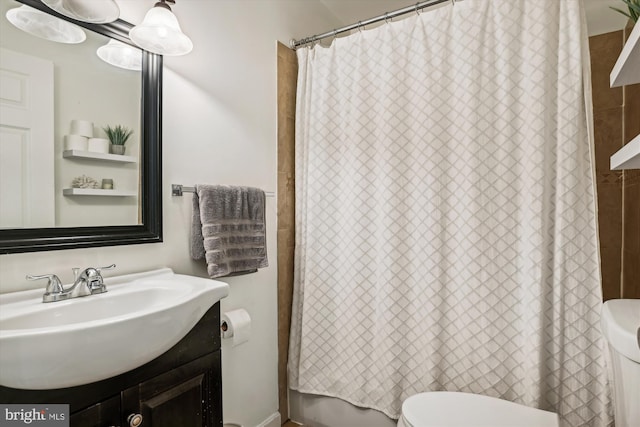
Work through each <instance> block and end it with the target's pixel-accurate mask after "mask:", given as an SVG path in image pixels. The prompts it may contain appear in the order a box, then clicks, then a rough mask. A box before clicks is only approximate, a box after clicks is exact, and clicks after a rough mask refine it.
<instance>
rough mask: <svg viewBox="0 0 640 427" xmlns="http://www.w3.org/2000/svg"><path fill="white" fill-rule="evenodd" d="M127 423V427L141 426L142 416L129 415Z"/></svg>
mask: <svg viewBox="0 0 640 427" xmlns="http://www.w3.org/2000/svg"><path fill="white" fill-rule="evenodd" d="M127 422H128V423H129V427H138V426H140V425H142V415H140V414H131V415H129V416H128V417H127Z"/></svg>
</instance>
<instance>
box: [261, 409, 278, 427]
mask: <svg viewBox="0 0 640 427" xmlns="http://www.w3.org/2000/svg"><path fill="white" fill-rule="evenodd" d="M281 425H282V420H281V418H280V412H275V413H273V414H271V415H270V416H269V417H268V418H267V419H266V420H264V421H263V422H261V423H260V424H258V425H257V426H256V427H280V426H281Z"/></svg>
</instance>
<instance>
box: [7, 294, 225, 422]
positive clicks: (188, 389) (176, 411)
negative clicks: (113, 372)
mask: <svg viewBox="0 0 640 427" xmlns="http://www.w3.org/2000/svg"><path fill="white" fill-rule="evenodd" d="M219 331H220V303H219V302H218V303H216V304H215V305H214V306H212V307H211V308H210V309H209V310H208V311H207V312H206V313H205V315H204V316H203V317H202V319H200V321H199V322H198V323H197V324H196V326H194V328H193V329H192V330H191V331H190V332H189V333H188V334H187V336H185V337H184V338H183V339H182V340H181V341H180V342H178V344H176V345H175V346H173V347H172V348H171V349H170V350H169V351H167V352H166V353H164V354H163V355H161V356H159V357H157V358H156V359H154V360H152V361H151V362H149V363H147V364H145V365H143V366H141V367H139V368H137V369H134V370H132V371H129V372H126V373H124V374H121V375H118V376H116V377H113V378H108V379H106V380H102V381H98V382H95V383H91V384H86V385H82V386H77V387H70V388H64V389H56V390H19V389H13V388H7V387H0V402H2V403H36V404H38V403H66V404H69V405H70V412H71V423H70V425H71V427H111V426H114V427H115V426H119V427H128V426H134V427H136V426H141V427H205V426H206V427H210V426H215V427H221V426H222V380H221V375H222V372H221V364H220V363H221V361H220V332H219ZM144 333H145V331H144V330H140V334H141V335H142V334H144ZM113 351H124V352H126V351H127V349H126V348H115V349H113ZM73 354H74V353H73V349H69V357H71V358H73V357H74V356H73ZM104 357H105V358H108V357H109V354H105V355H104ZM51 363H52V365H54V366H55V363H56V361H55V360H52V361H51ZM95 363H96V364H99V363H100V360H96V361H95ZM52 367H53V366H52ZM69 375H73V373H72V372H70V373H69ZM140 420H141V423H137V424H136V422H138V421H140Z"/></svg>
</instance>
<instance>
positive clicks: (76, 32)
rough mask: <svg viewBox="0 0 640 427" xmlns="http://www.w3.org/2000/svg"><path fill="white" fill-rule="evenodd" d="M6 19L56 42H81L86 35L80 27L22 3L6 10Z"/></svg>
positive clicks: (33, 34) (24, 29) (38, 35)
mask: <svg viewBox="0 0 640 427" xmlns="http://www.w3.org/2000/svg"><path fill="white" fill-rule="evenodd" d="M6 16H7V19H8V20H9V22H11V23H12V24H13V25H15V26H16V27H18V28H20V29H21V30H22V31H24V32H26V33H29V34H31V35H32V36H36V37H40V38H43V39H45V40H50V41H53V42H58V43H69V44H75V43H82V42H83V41H85V39H86V38H87V35H86V34H85V32H84V31H83V30H82V28H80V27H78V26H77V25H74V24H71V23H69V22H66V21H63V20H62V19H59V18H56V17H55V16H52V15H49V14H47V13H44V12H41V11H39V10H37V9H34V8H32V7H29V6H27V5H23V6H20V7H17V8H14V9H9V10H8V11H7V15H6Z"/></svg>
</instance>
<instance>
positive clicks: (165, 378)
mask: <svg viewBox="0 0 640 427" xmlns="http://www.w3.org/2000/svg"><path fill="white" fill-rule="evenodd" d="M219 375H220V352H219V351H217V352H215V353H211V354H209V355H207V356H204V357H201V358H199V359H196V360H195V361H193V362H190V363H187V364H186V365H183V366H180V367H178V368H175V369H173V370H171V371H169V372H166V373H164V374H162V375H159V376H157V377H155V378H152V379H150V380H148V381H145V382H142V383H140V384H138V385H137V386H135V387H131V388H129V389H127V390H125V391H124V392H123V393H122V416H123V420H122V424H123V425H124V426H129V425H132V426H134V427H135V426H137V425H140V426H142V427H176V426H189V427H212V426H216V427H218V426H220V425H221V424H222V408H221V407H220V405H221V399H218V398H216V396H214V395H216V394H219V393H217V392H215V390H216V389H219V388H220V387H219V383H220V378H219ZM140 421H141V423H140V424H136V423H137V422H140Z"/></svg>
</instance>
